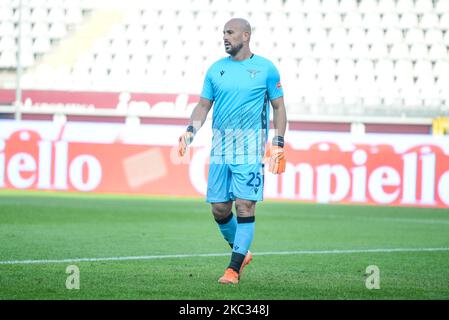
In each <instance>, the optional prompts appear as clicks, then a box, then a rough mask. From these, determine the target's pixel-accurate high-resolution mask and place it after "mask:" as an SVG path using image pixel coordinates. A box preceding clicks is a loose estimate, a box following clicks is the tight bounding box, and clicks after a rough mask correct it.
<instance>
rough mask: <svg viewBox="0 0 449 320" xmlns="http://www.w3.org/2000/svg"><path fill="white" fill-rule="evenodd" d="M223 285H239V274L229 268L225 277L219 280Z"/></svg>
mask: <svg viewBox="0 0 449 320" xmlns="http://www.w3.org/2000/svg"><path fill="white" fill-rule="evenodd" d="M218 282H219V283H222V284H237V283H239V274H238V273H237V272H235V271H234V270H233V269H231V268H227V269H226V271H225V273H224V275H223V276H222V277H221V278H220V279H218Z"/></svg>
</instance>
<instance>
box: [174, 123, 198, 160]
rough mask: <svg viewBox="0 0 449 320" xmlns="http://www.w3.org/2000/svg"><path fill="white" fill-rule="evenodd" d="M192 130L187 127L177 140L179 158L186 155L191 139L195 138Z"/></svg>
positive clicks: (190, 127)
mask: <svg viewBox="0 0 449 320" xmlns="http://www.w3.org/2000/svg"><path fill="white" fill-rule="evenodd" d="M193 131H194V129H193V127H192V126H189V127H187V130H186V132H184V133H183V134H182V135H181V136H180V137H179V139H178V154H179V156H180V157H183V156H184V154H185V153H186V150H187V147H188V146H189V145H190V144H191V143H192V141H193V137H194V136H195V135H194V133H193Z"/></svg>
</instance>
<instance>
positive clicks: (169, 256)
mask: <svg viewBox="0 0 449 320" xmlns="http://www.w3.org/2000/svg"><path fill="white" fill-rule="evenodd" d="M441 251H449V248H380V249H353V250H299V251H272V252H255V253H253V254H254V256H271V255H302V254H351V253H391V252H441ZM224 256H229V253H198V254H167V255H159V256H130V257H104V258H74V259H60V260H58V259H51V260H6V261H0V265H17V264H50V263H74V262H100V261H129V260H156V259H179V258H198V257H224Z"/></svg>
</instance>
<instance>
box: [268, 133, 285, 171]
mask: <svg viewBox="0 0 449 320" xmlns="http://www.w3.org/2000/svg"><path fill="white" fill-rule="evenodd" d="M265 157H266V158H265V162H268V164H269V167H268V170H269V171H270V172H271V173H274V174H280V173H283V172H284V171H285V164H286V162H287V161H286V159H285V153H284V137H281V136H276V137H274V138H273V142H272V146H271V148H270V149H267V152H266V155H265Z"/></svg>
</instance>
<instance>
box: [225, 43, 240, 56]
mask: <svg viewBox="0 0 449 320" xmlns="http://www.w3.org/2000/svg"><path fill="white" fill-rule="evenodd" d="M242 48H243V42H241V43H239V44H238V45H236V46H235V47H233V46H232V45H231V48H230V49H229V50H226V49H225V50H226V53H228V54H230V55H231V56H233V57H234V56H235V55H236V54H237V53H239V51H240V50H241V49H242Z"/></svg>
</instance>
